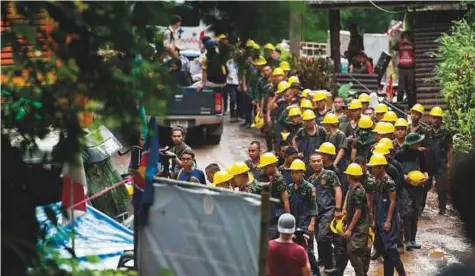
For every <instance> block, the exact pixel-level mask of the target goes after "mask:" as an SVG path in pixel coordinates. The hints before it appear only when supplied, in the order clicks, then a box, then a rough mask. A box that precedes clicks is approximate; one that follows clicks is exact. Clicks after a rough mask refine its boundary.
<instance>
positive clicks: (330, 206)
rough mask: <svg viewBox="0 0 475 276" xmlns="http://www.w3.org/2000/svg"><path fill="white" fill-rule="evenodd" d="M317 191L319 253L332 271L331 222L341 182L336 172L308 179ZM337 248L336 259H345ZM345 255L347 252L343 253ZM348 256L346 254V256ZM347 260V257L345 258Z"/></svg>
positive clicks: (324, 172) (314, 175) (326, 172)
mask: <svg viewBox="0 0 475 276" xmlns="http://www.w3.org/2000/svg"><path fill="white" fill-rule="evenodd" d="M308 181H309V182H310V183H312V184H313V185H314V186H315V188H316V190H317V206H318V217H317V221H316V223H317V225H318V236H317V241H318V243H317V244H318V252H319V253H321V254H319V255H320V256H321V259H322V261H323V264H324V266H325V269H331V268H332V267H333V252H332V241H333V236H334V234H333V232H331V231H330V222H331V220H332V219H333V215H334V213H335V190H334V189H335V187H336V186H340V181H339V180H338V176H337V175H336V173H335V172H333V171H330V170H326V169H322V171H321V172H320V173H319V174H318V175H317V174H313V175H312V176H310V178H309V179H308ZM336 249H337V248H336V246H335V257H336V259H337V262H336V263H337V266H338V260H339V259H341V258H343V256H341V253H342V252H337V250H336ZM343 254H345V252H343ZM345 255H346V254H345ZM345 258H346V257H345Z"/></svg>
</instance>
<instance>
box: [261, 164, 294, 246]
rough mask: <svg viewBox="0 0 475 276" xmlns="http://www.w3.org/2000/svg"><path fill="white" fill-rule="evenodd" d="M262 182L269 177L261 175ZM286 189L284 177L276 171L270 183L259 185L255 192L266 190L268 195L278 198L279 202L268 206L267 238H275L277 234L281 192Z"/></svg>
mask: <svg viewBox="0 0 475 276" xmlns="http://www.w3.org/2000/svg"><path fill="white" fill-rule="evenodd" d="M262 179H263V181H262V182H269V178H268V177H267V176H263V178H262ZM286 190H287V185H286V184H285V179H284V177H283V176H282V174H280V173H277V175H276V176H275V177H274V178H273V179H272V181H270V185H268V186H262V185H259V186H258V187H257V188H256V190H255V193H256V194H261V193H262V191H266V192H269V193H270V196H271V197H273V198H275V199H278V200H279V201H280V203H272V202H271V208H270V216H269V218H270V219H269V236H268V238H269V240H271V239H275V238H277V236H278V232H277V221H278V219H279V216H280V215H282V214H283V213H284V205H283V202H282V197H281V193H282V192H284V191H286Z"/></svg>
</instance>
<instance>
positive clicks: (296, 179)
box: [289, 159, 320, 274]
mask: <svg viewBox="0 0 475 276" xmlns="http://www.w3.org/2000/svg"><path fill="white" fill-rule="evenodd" d="M289 170H290V171H291V175H292V182H291V184H290V186H289V203H290V213H291V214H292V215H293V216H294V217H295V220H296V227H297V228H300V229H302V230H303V231H305V232H306V233H307V235H308V236H309V239H308V241H309V242H308V246H307V254H308V259H309V261H310V267H311V269H312V272H313V274H319V272H320V271H319V268H318V264H317V260H316V259H315V253H314V251H313V241H314V238H315V217H316V216H317V215H318V209H317V193H316V189H315V186H313V185H312V184H311V183H310V182H308V181H306V180H305V179H304V174H305V172H306V166H305V163H304V162H303V161H302V160H300V159H295V160H294V161H293V162H292V164H291V165H290V168H289Z"/></svg>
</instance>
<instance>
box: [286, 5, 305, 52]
mask: <svg viewBox="0 0 475 276" xmlns="http://www.w3.org/2000/svg"><path fill="white" fill-rule="evenodd" d="M289 30H290V34H289V37H290V52H291V53H292V55H293V56H294V57H299V56H300V41H301V40H302V13H301V12H299V11H292V10H291V11H290V28H289Z"/></svg>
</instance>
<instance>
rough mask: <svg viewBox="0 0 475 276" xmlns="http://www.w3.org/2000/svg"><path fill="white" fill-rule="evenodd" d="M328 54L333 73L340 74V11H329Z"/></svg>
mask: <svg viewBox="0 0 475 276" xmlns="http://www.w3.org/2000/svg"><path fill="white" fill-rule="evenodd" d="M329 19H330V53H331V58H332V59H333V63H334V65H335V67H334V72H335V73H339V72H340V65H341V62H340V58H341V53H340V9H330V11H329Z"/></svg>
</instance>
